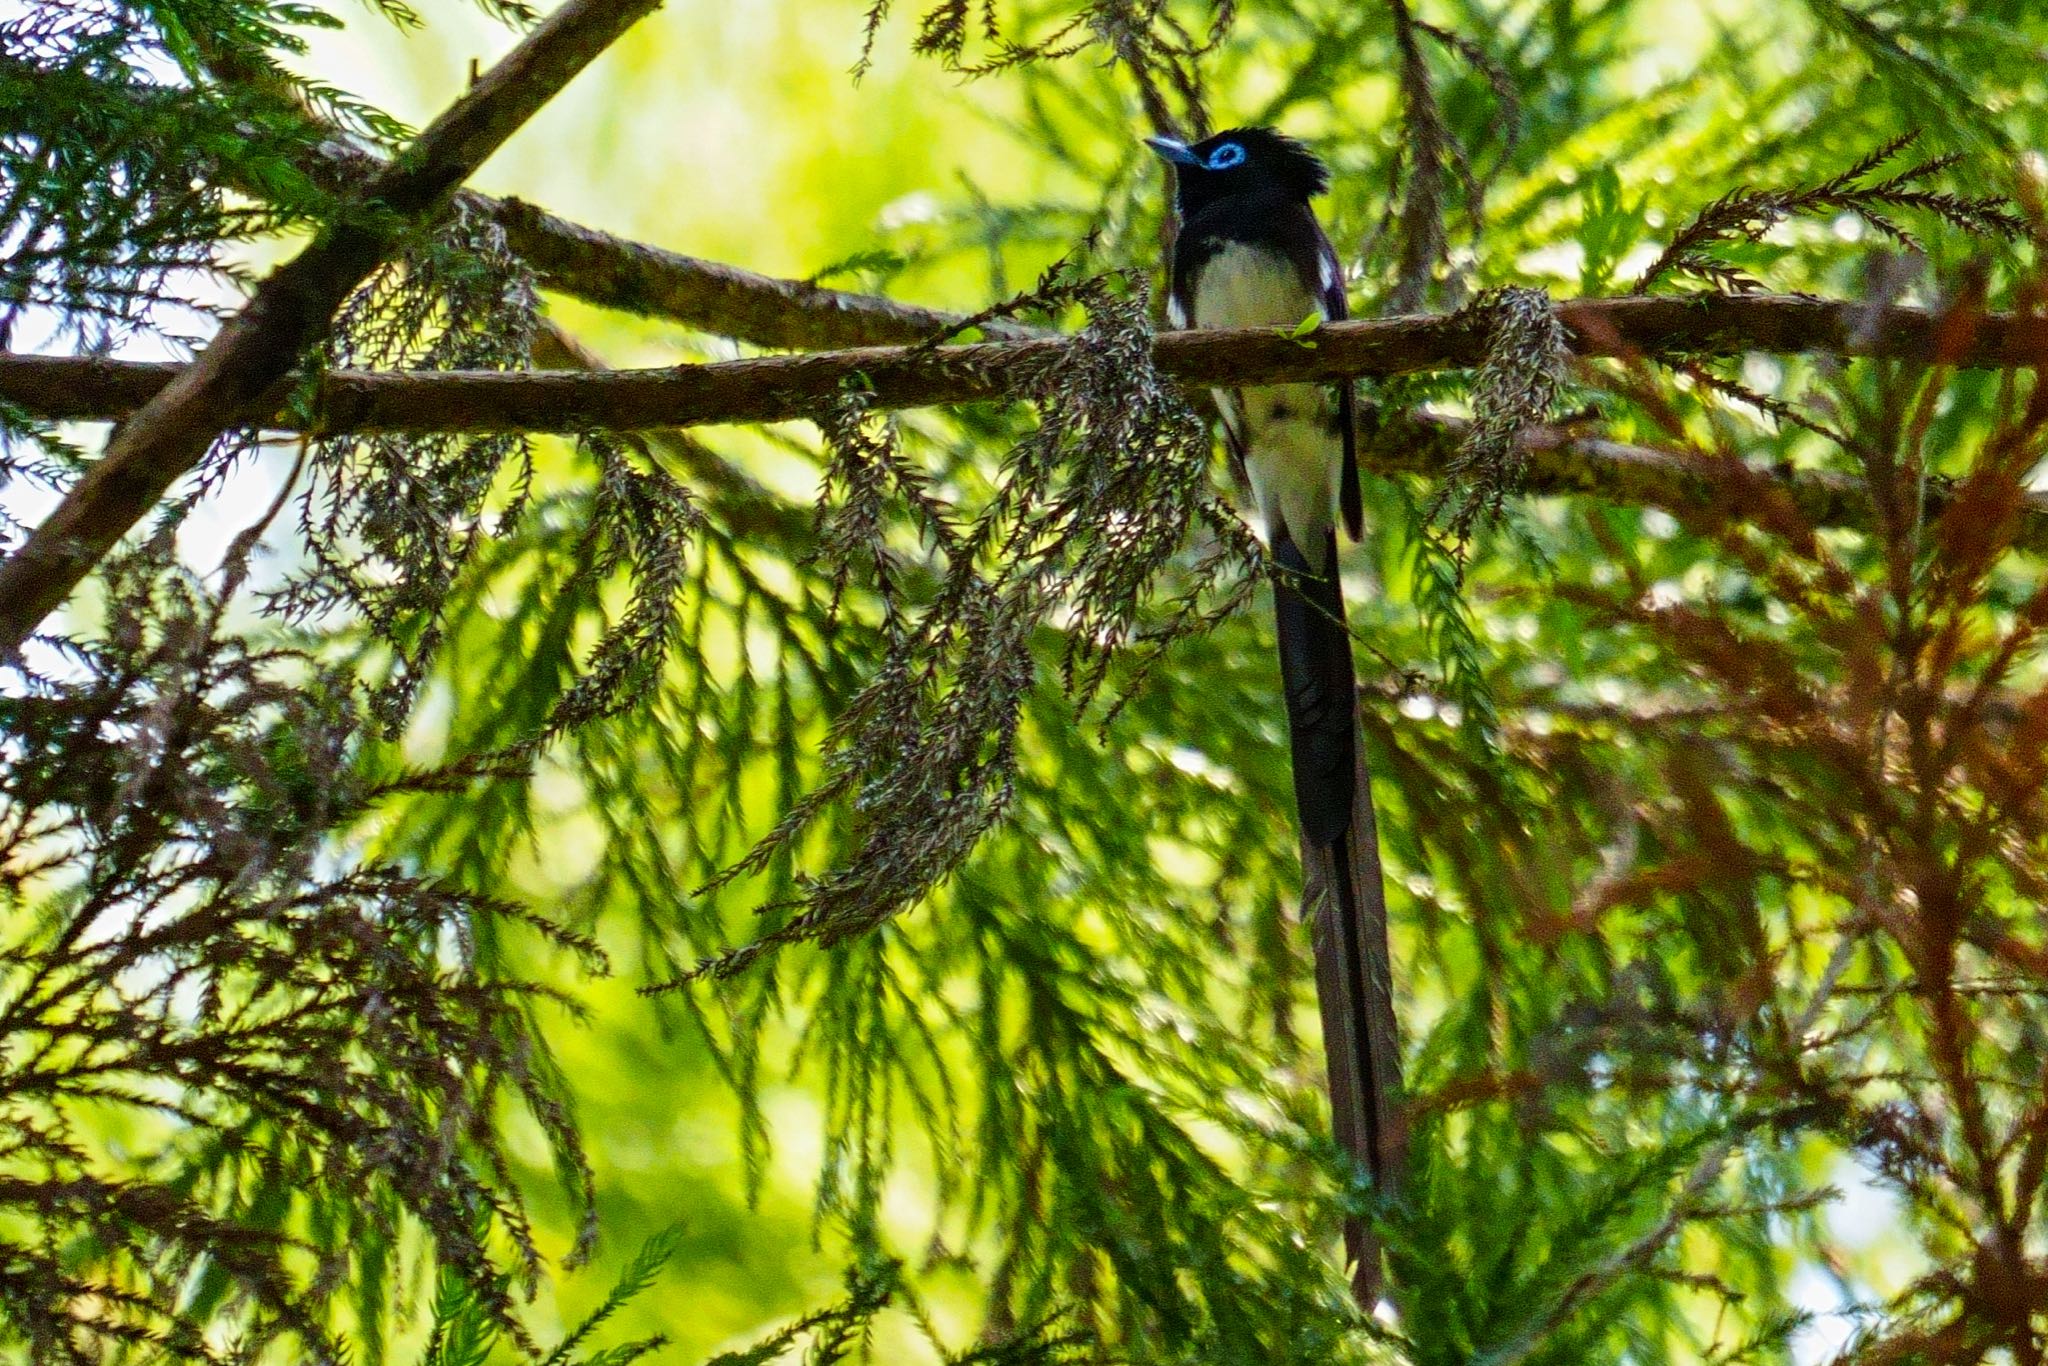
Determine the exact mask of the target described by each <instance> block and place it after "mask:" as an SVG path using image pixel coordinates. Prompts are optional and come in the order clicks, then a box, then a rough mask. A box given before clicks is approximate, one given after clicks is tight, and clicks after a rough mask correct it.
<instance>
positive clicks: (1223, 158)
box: [1207, 142, 1244, 171]
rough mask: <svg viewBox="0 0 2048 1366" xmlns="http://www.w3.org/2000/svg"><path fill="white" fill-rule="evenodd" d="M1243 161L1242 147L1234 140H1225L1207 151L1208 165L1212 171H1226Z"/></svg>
mask: <svg viewBox="0 0 2048 1366" xmlns="http://www.w3.org/2000/svg"><path fill="white" fill-rule="evenodd" d="M1243 162H1244V148H1243V147H1242V146H1240V145H1239V144H1237V143H1235V142H1226V143H1224V144H1223V145H1222V146H1221V147H1218V148H1217V149H1216V150H1215V151H1213V152H1211V153H1209V160H1208V163H1207V165H1208V167H1209V169H1210V170H1212V171H1227V170H1229V169H1230V168H1231V167H1233V166H1238V165H1242V164H1243Z"/></svg>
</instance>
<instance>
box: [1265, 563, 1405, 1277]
mask: <svg viewBox="0 0 2048 1366" xmlns="http://www.w3.org/2000/svg"><path fill="white" fill-rule="evenodd" d="M1274 559H1275V560H1276V562H1277V563H1278V564H1279V566H1280V569H1281V575H1280V577H1279V579H1278V580H1277V581H1276V583H1275V585H1274V593H1273V608H1274V615H1275V617H1276V619H1277V623H1278V627H1279V637H1280V681H1281V687H1282V690H1283V692H1284V693H1285V694H1286V699H1287V728H1288V737H1289V740H1290V742H1291V744H1292V747H1293V752H1294V798H1295V805H1296V809H1297V810H1298V811H1299V813H1300V817H1301V833H1302V864H1303V868H1304V871H1305V872H1306V874H1307V877H1306V879H1305V881H1306V882H1307V884H1308V899H1309V902H1310V904H1311V905H1316V906H1319V908H1320V909H1319V910H1318V912H1317V914H1316V918H1315V955H1316V996H1317V998H1318V1000H1319V1001H1320V1002H1321V1005H1322V1016H1323V1049H1324V1052H1325V1054H1326V1055H1327V1058H1328V1061H1329V1070H1330V1108H1331V1112H1332V1119H1333V1124H1332V1128H1333V1130H1334V1132H1335V1134H1336V1138H1337V1142H1338V1143H1339V1145H1341V1146H1342V1147H1343V1148H1344V1149H1345V1151H1347V1152H1348V1153H1350V1154H1351V1155H1352V1157H1353V1158H1354V1159H1355V1160H1357V1161H1358V1162H1359V1163H1360V1165H1361V1166H1363V1167H1364V1169H1365V1170H1366V1172H1367V1173H1368V1174H1369V1175H1370V1176H1371V1178H1372V1182H1373V1188H1374V1190H1375V1191H1376V1192H1379V1193H1380V1194H1382V1195H1386V1194H1389V1193H1391V1191H1392V1189H1393V1181H1394V1179H1395V1177H1396V1175H1397V1172H1398V1168H1399V1166H1400V1165H1401V1162H1402V1157H1401V1151H1402V1147H1403V1143H1402V1138H1401V1134H1400V1120H1399V1113H1398V1109H1397V1103H1398V1098H1399V1094H1400V1089H1401V1073H1400V1069H1401V1055H1400V1049H1399V1040H1398V1037H1397V1034H1396V1025H1395V1019H1394V1005H1393V984H1392V972H1391V964H1390V961H1389V956H1388V948H1387V907H1386V899H1385V893H1384V889H1383V888H1382V885H1381V875H1380V858H1379V831H1378V828H1377V825H1376V823H1375V822H1374V819H1373V810H1372V788H1371V782H1370V779H1369V778H1368V776H1367V775H1366V771H1365V769H1364V767H1363V765H1361V764H1360V763H1359V756H1358V717H1357V711H1356V708H1357V683H1356V679H1355V675H1354V674H1353V672H1352V665H1351V636H1350V632H1349V630H1348V629H1347V627H1346V625H1345V622H1344V598H1343V594H1342V592H1341V591H1340V588H1339V585H1338V580H1337V546H1336V537H1335V535H1334V533H1333V534H1332V535H1331V538H1330V542H1329V543H1328V545H1327V546H1326V547H1325V550H1324V556H1323V563H1324V565H1325V566H1327V568H1326V569H1325V571H1324V572H1323V573H1320V574H1318V573H1316V572H1315V571H1314V570H1313V569H1311V568H1310V566H1309V563H1308V560H1307V558H1306V557H1305V556H1303V554H1302V553H1301V550H1300V548H1299V547H1298V546H1296V545H1295V544H1294V543H1293V542H1292V541H1291V540H1289V539H1288V538H1286V537H1285V536H1282V537H1280V538H1279V540H1278V543H1277V545H1276V546H1275V548H1274ZM1344 1243H1345V1251H1346V1253H1347V1255H1348V1256H1349V1258H1350V1260H1351V1262H1352V1263H1353V1266H1354V1272H1353V1277H1352V1289H1353V1292H1354V1294H1355V1295H1356V1296H1357V1298H1358V1301H1359V1303H1360V1305H1361V1307H1364V1308H1367V1309H1370V1308H1371V1306H1372V1304H1373V1302H1374V1301H1375V1300H1376V1299H1377V1298H1378V1294H1379V1282H1380V1267H1379V1249H1378V1247H1377V1245H1376V1244H1375V1242H1374V1240H1373V1239H1372V1237H1371V1234H1370V1231H1369V1230H1368V1229H1367V1228H1366V1226H1365V1224H1364V1223H1363V1221H1361V1220H1357V1219H1352V1220H1347V1221H1346V1223H1345V1226H1344Z"/></svg>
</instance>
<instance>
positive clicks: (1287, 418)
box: [1193, 242, 1344, 567]
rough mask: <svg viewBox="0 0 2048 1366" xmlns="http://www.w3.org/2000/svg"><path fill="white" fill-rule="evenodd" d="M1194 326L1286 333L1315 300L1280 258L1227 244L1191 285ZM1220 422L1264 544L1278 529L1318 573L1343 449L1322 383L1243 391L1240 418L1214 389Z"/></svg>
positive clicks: (1315, 306) (1315, 308) (1316, 305)
mask: <svg viewBox="0 0 2048 1366" xmlns="http://www.w3.org/2000/svg"><path fill="white" fill-rule="evenodd" d="M1194 293H1195V301H1194V302H1195V316H1194V319H1193V321H1194V323H1195V324H1196V326H1198V327H1287V328H1292V327H1293V326H1294V325H1295V324H1297V323H1299V322H1300V321H1301V320H1302V319H1303V318H1306V317H1307V316H1309V314H1311V313H1313V314H1316V315H1317V316H1321V315H1322V312H1323V309H1322V304H1321V302H1320V301H1319V300H1318V299H1317V298H1316V297H1315V295H1313V294H1311V293H1310V292H1309V290H1308V289H1307V287H1306V286H1304V285H1303V284H1302V282H1301V276H1300V275H1299V274H1298V273H1297V272H1296V271H1295V269H1294V267H1293V266H1292V265H1291V264H1290V263H1289V262H1288V261H1287V259H1286V258H1285V257H1283V256H1280V255H1279V254H1277V253H1275V252H1270V251H1264V250H1261V249H1260V248H1257V247H1251V246H1246V245H1245V244H1243V243H1241V242H1233V243H1231V244H1229V245H1228V246H1226V247H1224V248H1223V249H1222V250H1221V251H1219V252H1217V253H1216V254H1215V255H1214V256H1212V257H1210V258H1209V259H1208V260H1207V261H1206V262H1204V263H1203V265H1202V271H1201V274H1200V275H1199V276H1197V277H1196V279H1195V290H1194ZM1215 393H1216V401H1217V404H1218V406H1220V407H1221V408H1222V409H1223V412H1224V418H1225V420H1226V421H1227V422H1229V423H1230V425H1231V426H1232V427H1233V428H1234V429H1236V430H1238V431H1240V432H1241V433H1242V434H1243V436H1244V448H1245V473H1246V474H1248V475H1249V476H1250V477H1251V482H1252V497H1253V498H1254V499H1256V500H1257V502H1258V505H1259V520H1260V522H1261V523H1262V524H1263V530H1264V531H1265V533H1266V539H1267V540H1268V541H1269V542H1270V541H1271V540H1273V539H1274V537H1275V536H1276V535H1277V534H1278V533H1279V532H1280V531H1281V530H1282V529H1283V528H1284V529H1285V530H1286V531H1287V532H1288V534H1289V535H1290V536H1291V537H1292V538H1293V540H1294V543H1295V544H1296V545H1297V546H1299V547H1300V548H1301V550H1302V552H1303V553H1304V554H1305V555H1307V556H1308V559H1309V562H1310V563H1311V564H1315V565H1318V567H1320V561H1321V560H1322V555H1323V541H1324V538H1325V536H1326V535H1327V533H1328V532H1329V530H1330V528H1331V527H1332V526H1333V525H1334V524H1335V508H1336V502H1337V481H1338V479H1339V477H1340V476H1341V475H1342V472H1343V461H1344V449H1343V446H1342V445H1341V444H1339V441H1338V437H1337V433H1336V432H1335V431H1333V430H1332V426H1331V415H1330V406H1331V405H1330V393H1329V390H1328V389H1327V387H1326V386H1323V385H1320V384H1280V385H1273V386H1271V387H1268V388H1261V389H1247V390H1245V391H1244V411H1243V412H1239V411H1238V410H1237V406H1236V404H1235V403H1233V402H1232V398H1231V395H1230V393H1229V392H1228V391H1226V390H1221V389H1219V390H1216V391H1215Z"/></svg>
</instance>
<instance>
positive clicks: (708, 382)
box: [0, 295, 2048, 435]
mask: <svg viewBox="0 0 2048 1366" xmlns="http://www.w3.org/2000/svg"><path fill="white" fill-rule="evenodd" d="M1557 312H1558V317H1559V320H1560V321H1561V322H1562V323H1563V325H1564V328H1565V332H1566V335H1567V337H1568V339H1569V344H1570V346H1571V348H1572V349H1573V351H1575V352H1576V353H1577V354H1579V355H1582V356H1610V357H1614V356H1618V357H1636V356H1645V355H1650V356H1702V355H1719V354H1735V353H1742V352H1771V353H1778V354H1791V353H1797V352H1823V353H1827V354H1832V355H1840V356H1884V357H1893V358H1898V359H1904V360H1917V361H1940V362H1943V363H1946V364H1952V365H1959V366H1966V367H2000V368H2008V367H2027V366H2037V365H2040V364H2041V363H2043V362H2044V361H2048V320H2044V319H2041V318H2034V317H2025V316H2018V315H2013V314H1987V315H1984V316H1981V317H1977V318H1973V319H1970V320H1968V321H1967V324H1964V323H1962V322H1959V321H1957V320H1955V319H1952V318H1950V317H1947V316H1944V315H1941V314H1937V313H1932V312H1929V311H1927V310H1924V309H1915V308H1886V309H1875V310H1873V309H1871V308H1870V307H1868V306H1866V305H1862V304H1851V303H1837V302H1831V301H1828V300H1822V299H1809V298H1803V297H1790V296H1776V295H1750V296H1742V297H1724V296H1706V297H1686V298H1670V297H1654V298H1624V299H1580V300H1571V301H1567V302H1565V303H1561V304H1559V305H1558V306H1557ZM1486 333H1487V326H1486V320H1485V318H1484V317H1483V316H1476V315H1468V314H1462V313H1461V314H1453V315H1450V316H1421V317H1405V318H1389V319H1383V320H1377V321H1361V322H1346V323H1333V324H1330V325H1328V326H1325V327H1324V328H1322V329H1321V330H1320V331H1318V332H1317V333H1316V334H1315V336H1314V338H1313V342H1314V344H1313V346H1310V345H1304V344H1303V343H1302V342H1300V341H1296V340H1292V339H1290V338H1288V337H1285V336H1281V335H1278V334H1277V333H1276V332H1275V331H1272V330H1268V329H1263V328H1252V329H1245V330H1241V331H1223V330H1213V331H1189V332H1166V333H1161V334H1160V335H1159V336H1158V338H1157V339H1156V340H1155V342H1154V346H1153V359H1154V362H1155V363H1156V364H1157V365H1158V367H1159V369H1160V370H1161V372H1162V373H1164V374H1165V375H1167V376H1168V377H1170V378H1172V379H1175V380H1179V381H1181V382H1182V383H1185V384H1189V385H1196V386H1208V385H1222V386H1235V385H1250V384H1278V383H1288V382H1302V381H1331V380H1337V379H1342V378H1347V377H1352V376H1390V375H1403V374H1413V373H1417V372H1421V371H1431V370H1448V369H1459V368H1465V367H1470V366H1472V365H1475V364H1477V363H1478V362H1479V361H1480V359H1481V358H1482V357H1483V356H1484V354H1485V350H1486V342H1487V335H1486ZM1077 344H1078V343H1077V342H1076V341H1075V339H1073V338H1068V337H1043V338H1033V339H1028V340H1023V341H1006V342H983V343H977V344H974V345H970V346H948V347H917V346H883V347H860V348H856V349H852V350H845V351H821V352H813V353H809V354H805V355H793V356H764V357H758V358H754V359H749V360H736V361H723V362H719V363H716V364H710V365H678V366H670V367H664V368H660V369H643V370H613V371H606V372H603V373H590V372H586V371H491V372H478V371H456V372H399V373H393V372H368V371H348V370H341V371H335V372H332V373H330V374H328V375H326V376H325V377H323V379H322V380H321V382H320V384H319V387H318V392H317V397H316V401H315V403H314V412H315V414H316V417H315V426H316V427H317V430H319V431H320V432H322V433H323V434H328V435H335V434H346V433H351V432H405V431H414V432H451V431H461V432H504V431H525V432H578V431H590V430H609V431H641V430H648V429H652V428H661V427H693V426H701V425H705V424H709V423H727V422H742V423H751V422H778V421H788V420H791V419H797V418H803V417H806V416H809V415H811V414H815V413H816V412H818V411H819V410H820V409H821V407H823V406H824V405H825V404H827V403H829V402H831V401H832V399H833V398H834V396H836V395H837V394H839V393H841V392H842V391H844V390H846V389H848V388H858V389H860V390H863V391H864V392H865V393H866V394H867V395H868V400H869V404H870V406H871V407H872V408H874V409H876V410H879V411H887V410H892V409H901V408H919V407H934V406H941V405H946V404H955V403H969V402H976V401H981V400H988V399H1001V398H1005V397H1011V396H1015V395H1019V394H1024V393H1028V392H1030V391H1032V390H1033V389H1034V388H1036V387H1037V386H1038V385H1039V384H1041V383H1043V382H1044V381H1046V380H1048V379H1050V378H1052V377H1053V376H1055V375H1056V374H1057V373H1058V371H1059V368H1060V366H1061V365H1062V363H1063V362H1065V361H1066V360H1067V359H1068V358H1069V356H1070V354H1071V351H1072V349H1073V348H1074V347H1075V346H1076V345H1077ZM176 369H177V367H176V366H162V365H151V364H140V363H119V362H109V361H98V360H86V359H70V358H53V357H37V356H0V400H5V401H8V402H11V403H14V404H16V405H18V406H20V407H22V408H24V409H26V410H27V411H29V412H30V413H32V414H35V415H37V416H41V417H46V418H52V419H64V418H69V419H95V418H97V419H112V418H121V417H124V416H126V415H127V414H128V413H129V412H131V411H133V410H134V409H135V408H136V407H138V406H139V405H141V404H142V403H144V402H146V401H147V400H148V399H149V398H150V397H151V396H152V395H153V394H154V393H155V392H156V390H157V389H158V388H160V387H161V386H162V384H163V381H164V378H165V377H166V376H167V375H168V374H170V373H173V372H175V370H176ZM284 392H286V388H285V386H283V385H280V386H279V387H278V388H276V389H275V390H273V391H272V393H271V394H270V395H267V396H266V397H265V399H262V400H258V401H257V402H256V403H255V404H254V405H252V406H251V407H250V408H249V409H248V410H247V411H248V412H250V413H260V414H262V416H261V417H260V418H257V419H256V420H257V421H261V422H265V423H269V422H271V421H273V420H274V419H275V417H276V414H277V411H278V407H279V405H280V404H281V401H282V395H283V393H284Z"/></svg>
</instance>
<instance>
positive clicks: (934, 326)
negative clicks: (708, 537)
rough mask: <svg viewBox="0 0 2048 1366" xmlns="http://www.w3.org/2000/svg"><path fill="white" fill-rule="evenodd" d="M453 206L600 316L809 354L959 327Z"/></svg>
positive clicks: (999, 326) (898, 307)
mask: <svg viewBox="0 0 2048 1366" xmlns="http://www.w3.org/2000/svg"><path fill="white" fill-rule="evenodd" d="M462 197H463V198H464V199H465V200H467V201H469V207H471V208H473V209H475V210H477V211H479V212H482V213H485V214H488V215H489V216H490V217H491V218H492V219H493V220H495V221H496V222H497V223H498V224H499V226H501V227H503V228H504V230H505V242H506V244H507V245H508V246H510V247H511V248H512V250H513V252H514V253H516V254H517V255H518V256H519V257H520V258H521V259H522V260H524V261H525V262H526V263H527V264H528V265H530V266H532V267H533V269H534V272H535V273H536V274H537V275H538V276H539V277H540V282H541V284H542V285H543V286H545V287H546V288H548V289H551V290H554V291H555V292H557V293H559V294H566V295H569V296H570V297H571V298H576V299H581V300H583V301H584V302H585V303H591V304H597V305H599V306H600V307H603V308H615V309H618V310H619V311H621V312H624V313H634V314H638V315H640V316H642V317H656V318H668V319H672V320H674V321H676V322H680V323H684V324H687V325H688V326H690V327H694V328H699V329H701V330H703V331H705V332H710V333H713V334H715V335H717V336H721V337H733V338H736V339H738V340H740V341H744V342H752V343H753V344H754V345H756V346H772V347H779V348H785V349H789V350H814V349H817V348H820V347H849V346H886V345H889V344H891V343H898V342H900V343H914V342H920V341H923V340H924V339H925V338H926V337H929V336H932V335H934V334H935V333H938V332H942V331H944V330H945V329H946V328H948V327H951V326H953V325H954V324H955V323H958V322H959V321H960V318H961V315H960V314H957V313H947V312H944V311H942V310H939V309H935V308H919V307H917V306H915V305H913V304H899V303H895V302H892V301H891V300H888V299H883V298H879V297H877V296H875V295H872V294H854V293H849V292H847V291H845V290H838V289H821V288H820V287H818V286H817V285H813V284H808V283H806V282H805V281H802V280H784V279H778V278H776V277H775V276H772V275H759V274H756V273H755V272H753V271H751V270H742V269H740V268H739V267H738V266H729V265H725V264H722V263H720V262H717V261H706V260H702V259H700V258H698V257H695V256H685V255H683V254H682V253H680V252H674V251H667V250H664V249H663V248H661V247H652V246H648V245H646V244H644V243H641V242H633V241H628V240H626V239H624V238H620V237H613V236H611V235H610V234H608V233H602V232H598V231H596V230H595V229H593V228H586V227H583V226H581V225H580V224H576V223H571V222H569V221H568V220H567V219H563V218H557V217H555V216H554V215H553V214H551V213H547V212H545V211H544V210H541V209H538V208H535V207H534V206H533V205H531V204H528V203H526V202H525V201H523V200H519V199H492V198H491V197H489V196H488V195H481V194H465V195H463V196H462ZM982 331H983V334H984V335H986V336H991V337H1002V338H1022V337H1028V336H1032V335H1035V333H1034V330H1033V329H1032V328H1029V327H1026V326H1023V325H1020V324H1017V323H1012V322H1008V321H1005V320H1001V319H998V320H995V321H992V322H990V323H988V324H987V325H986V326H984V327H983V329H982Z"/></svg>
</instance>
